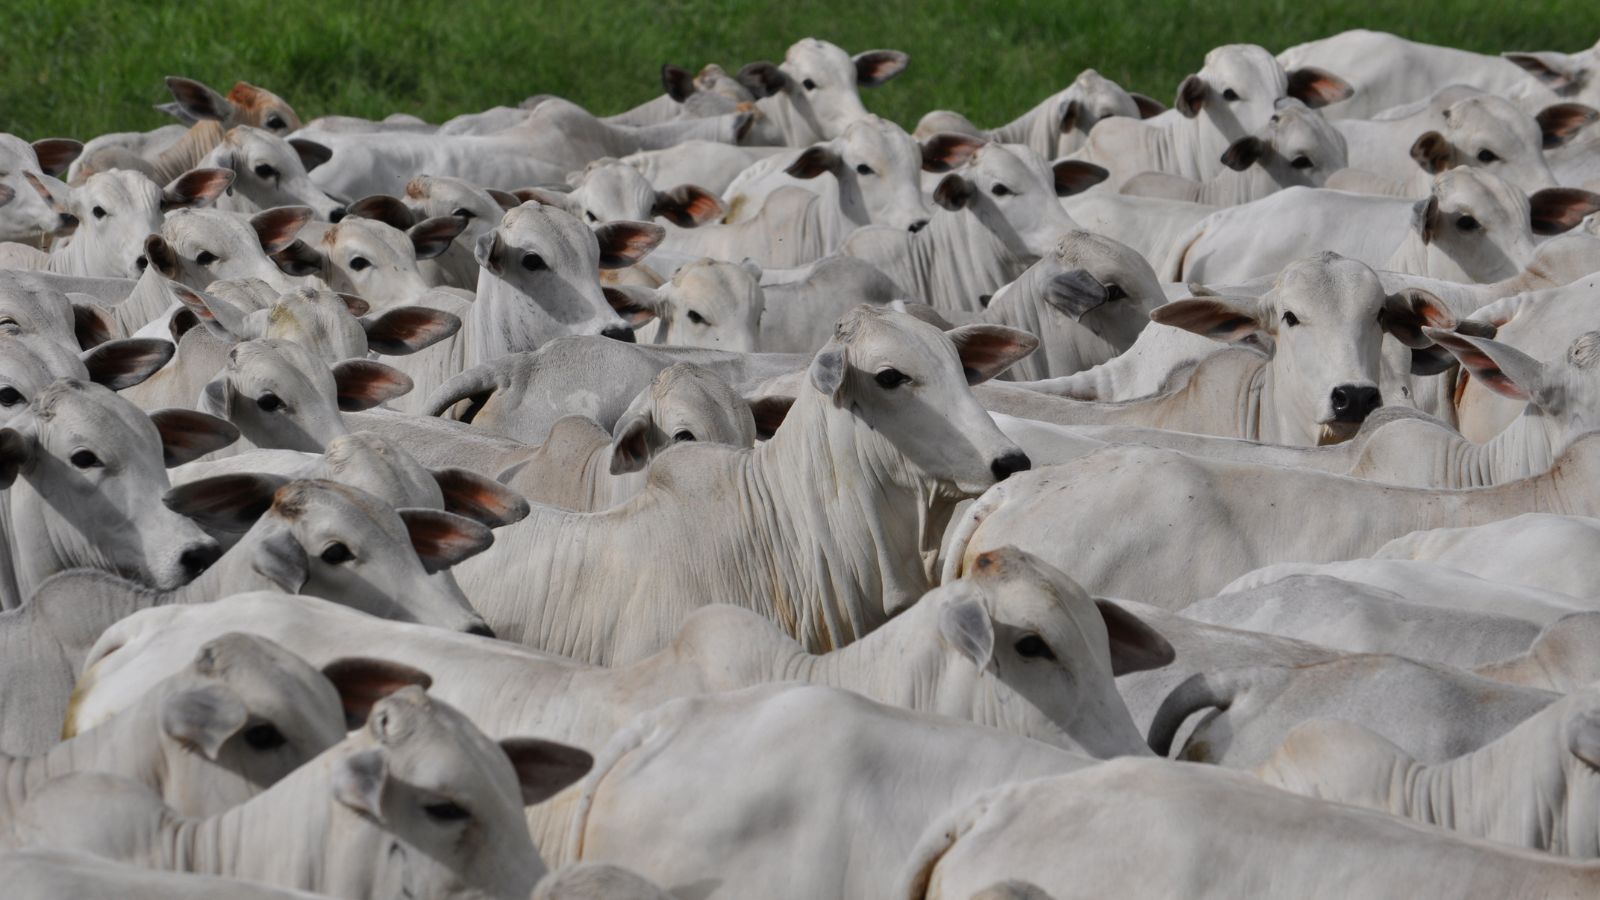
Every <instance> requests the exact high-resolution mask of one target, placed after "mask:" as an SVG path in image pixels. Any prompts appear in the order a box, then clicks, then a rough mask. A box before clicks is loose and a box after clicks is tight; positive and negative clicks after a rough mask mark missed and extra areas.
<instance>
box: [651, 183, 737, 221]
mask: <svg viewBox="0 0 1600 900" xmlns="http://www.w3.org/2000/svg"><path fill="white" fill-rule="evenodd" d="M727 212H728V210H727V207H725V206H723V205H722V201H721V200H720V199H718V197H717V195H716V194H713V193H711V192H710V191H708V190H706V189H705V188H703V187H700V186H699V185H696V184H680V185H678V186H677V187H675V188H673V189H672V190H670V191H656V202H655V207H654V208H653V209H651V211H650V213H651V215H654V216H660V217H661V218H663V219H666V220H667V221H668V222H671V223H672V224H674V225H676V226H678V227H679V228H695V227H698V226H700V225H704V224H706V223H707V222H715V221H716V220H718V219H720V218H722V217H723V216H724V215H726V214H727Z"/></svg>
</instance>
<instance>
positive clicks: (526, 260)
mask: <svg viewBox="0 0 1600 900" xmlns="http://www.w3.org/2000/svg"><path fill="white" fill-rule="evenodd" d="M522 267H523V268H524V269H527V270H528V271H529V272H543V271H544V270H545V269H548V268H550V267H549V266H548V265H546V264H545V261H544V257H542V256H540V255H539V254H537V253H524V254H522Z"/></svg>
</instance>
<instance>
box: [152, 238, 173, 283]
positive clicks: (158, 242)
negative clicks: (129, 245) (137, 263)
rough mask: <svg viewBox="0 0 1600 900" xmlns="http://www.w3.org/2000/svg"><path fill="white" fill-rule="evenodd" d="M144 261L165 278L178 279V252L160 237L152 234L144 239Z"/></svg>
mask: <svg viewBox="0 0 1600 900" xmlns="http://www.w3.org/2000/svg"><path fill="white" fill-rule="evenodd" d="M144 259H145V263H146V264H147V265H151V266H155V268H156V271H157V272H160V273H161V274H162V275H164V276H166V277H167V278H177V277H178V251H176V250H174V249H172V245H171V244H169V243H167V239H166V238H164V237H162V236H161V235H159V234H152V235H150V236H149V237H147V238H145V239H144Z"/></svg>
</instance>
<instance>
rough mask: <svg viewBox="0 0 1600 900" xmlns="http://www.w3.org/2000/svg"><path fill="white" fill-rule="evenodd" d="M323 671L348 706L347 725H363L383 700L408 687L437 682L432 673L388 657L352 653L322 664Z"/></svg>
mask: <svg viewBox="0 0 1600 900" xmlns="http://www.w3.org/2000/svg"><path fill="white" fill-rule="evenodd" d="M322 674H323V676H324V677H326V678H327V679H328V680H329V681H331V682H333V689H334V690H336V691H338V692H339V704H340V705H341V706H343V707H344V722H345V726H346V727H348V728H351V729H356V728H360V727H361V726H362V725H363V724H365V723H366V721H367V714H368V713H370V712H372V707H373V706H374V705H375V704H377V702H378V701H379V700H382V699H383V698H385V697H387V696H389V695H390V694H392V693H394V692H395V691H398V690H400V689H401V688H405V687H419V688H422V689H423V690H427V689H428V688H429V687H431V686H432V685H433V678H432V677H431V676H429V675H428V673H426V672H423V671H420V670H418V669H413V668H412V667H410V666H407V665H403V664H401V663H397V662H390V661H388V660H385V659H367V658H366V657H361V656H350V657H342V658H340V659H336V660H334V661H333V662H331V663H328V664H327V665H325V666H323V667H322Z"/></svg>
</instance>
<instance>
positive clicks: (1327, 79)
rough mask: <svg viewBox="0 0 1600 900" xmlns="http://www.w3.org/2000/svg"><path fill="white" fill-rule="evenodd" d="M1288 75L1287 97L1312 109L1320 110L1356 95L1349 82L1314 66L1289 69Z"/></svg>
mask: <svg viewBox="0 0 1600 900" xmlns="http://www.w3.org/2000/svg"><path fill="white" fill-rule="evenodd" d="M1288 75H1289V90H1288V94H1289V96H1291V97H1293V98H1295V99H1296V100H1299V101H1300V102H1301V103H1304V104H1305V105H1306V106H1309V107H1311V108H1312V109H1321V108H1322V107H1324V106H1328V105H1330V104H1333V103H1338V102H1339V101H1340V100H1348V99H1350V98H1351V97H1353V96H1355V93H1356V89H1355V88H1353V87H1351V86H1350V82H1348V81H1345V80H1344V79H1343V78H1340V77H1339V76H1337V75H1335V74H1333V73H1332V72H1327V71H1324V70H1322V69H1319V68H1316V67H1315V66H1304V67H1301V68H1299V69H1290V70H1289V72H1288Z"/></svg>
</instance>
